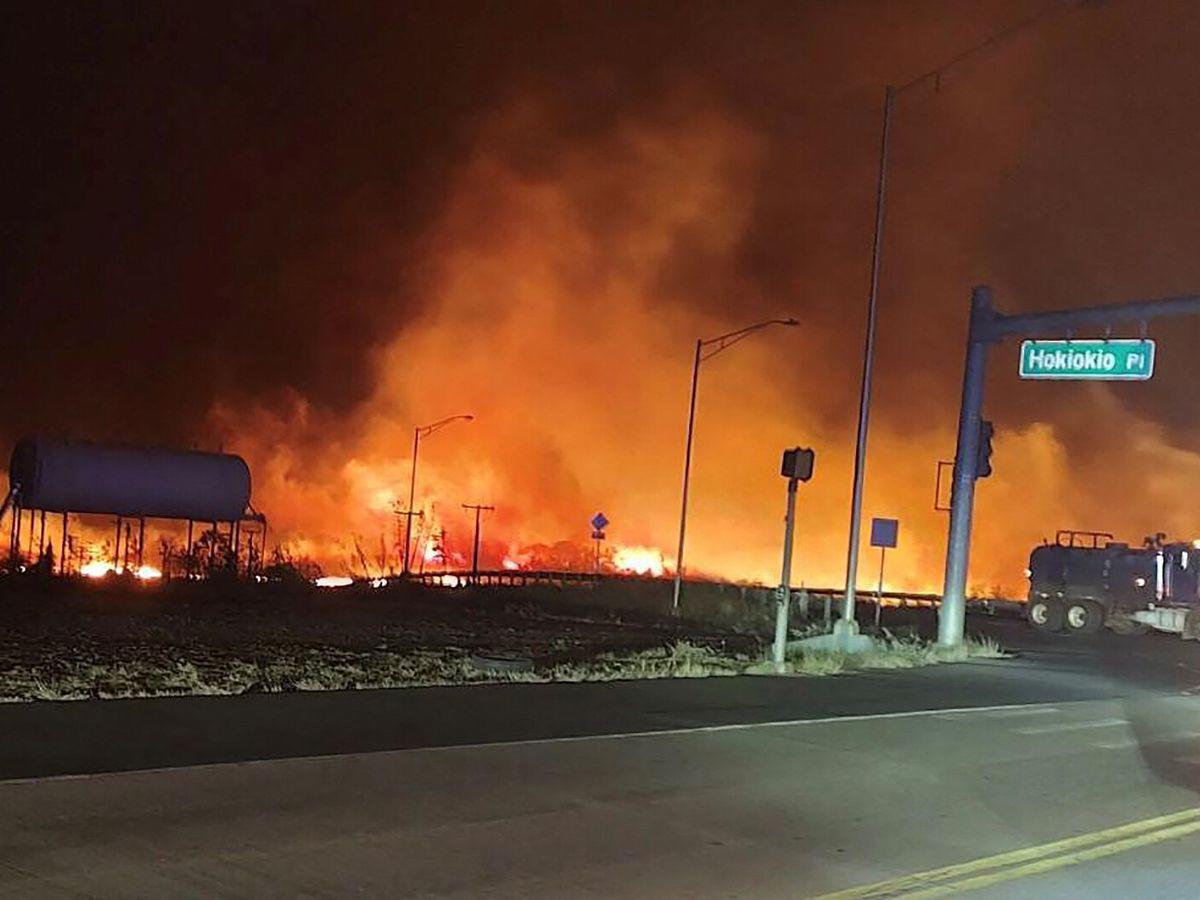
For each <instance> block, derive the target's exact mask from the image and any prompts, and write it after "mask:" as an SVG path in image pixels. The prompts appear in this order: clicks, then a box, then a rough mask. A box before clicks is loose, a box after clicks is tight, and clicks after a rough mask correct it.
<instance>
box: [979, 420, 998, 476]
mask: <svg viewBox="0 0 1200 900" xmlns="http://www.w3.org/2000/svg"><path fill="white" fill-rule="evenodd" d="M995 433H996V428H995V426H994V425H992V423H991V422H989V421H988V420H987V419H980V420H979V446H978V448H977V450H976V455H975V477H976V478H987V477H988V476H989V475H991V474H992V435H994V434H995Z"/></svg>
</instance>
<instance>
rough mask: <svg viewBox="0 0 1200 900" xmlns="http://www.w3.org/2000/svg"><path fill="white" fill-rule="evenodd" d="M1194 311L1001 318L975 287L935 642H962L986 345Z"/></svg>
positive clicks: (1166, 302)
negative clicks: (943, 581) (1015, 338)
mask: <svg viewBox="0 0 1200 900" xmlns="http://www.w3.org/2000/svg"><path fill="white" fill-rule="evenodd" d="M1197 313H1200V295H1194V296H1186V297H1168V298H1165V299H1162V300H1141V301H1134V302H1132V303H1118V304H1114V305H1111V306H1090V307H1084V308H1082V309H1066V310H1055V311H1053V312H1041V313H1028V314H1024V315H1003V314H1002V313H998V312H996V310H995V309H994V308H993V307H992V292H991V289H990V288H988V287H986V286H979V287H976V288H975V289H974V290H973V291H972V292H971V320H970V324H969V326H968V330H967V353H966V361H965V363H964V366H963V387H962V401H961V404H960V406H959V413H958V445H957V448H956V450H955V454H954V480H953V493H952V495H951V498H950V529H949V534H948V535H947V538H946V580H945V584H944V587H943V591H942V605H941V609H940V610H939V612H938V643H940V644H944V645H946V646H954V645H957V644H961V643H962V640H963V626H964V624H965V621H966V589H967V564H968V562H969V557H970V550H971V519H972V509H973V506H974V503H975V480H976V478H977V477H978V472H977V466H978V463H979V435H980V429H979V421H980V418H981V417H982V411H983V383H984V375H985V374H986V371H987V358H988V351H989V349H990V348H991V345H992V344H996V343H999V342H1000V341H1002V340H1004V338H1006V337H1016V336H1023V337H1031V336H1035V335H1039V334H1047V333H1053V332H1068V333H1073V332H1074V331H1075V330H1076V329H1078V328H1080V327H1086V326H1089V325H1090V326H1095V327H1098V328H1104V329H1110V328H1111V327H1112V326H1113V325H1118V324H1121V323H1123V322H1138V323H1141V325H1142V326H1143V331H1144V327H1145V323H1146V322H1148V321H1149V320H1150V319H1156V318H1162V317H1164V316H1179V315H1192V314H1197Z"/></svg>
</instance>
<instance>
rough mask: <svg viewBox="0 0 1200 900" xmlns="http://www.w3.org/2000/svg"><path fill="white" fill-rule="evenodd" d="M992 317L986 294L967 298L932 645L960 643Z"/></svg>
mask: <svg viewBox="0 0 1200 900" xmlns="http://www.w3.org/2000/svg"><path fill="white" fill-rule="evenodd" d="M991 312H992V292H991V290H990V289H989V288H987V287H983V286H980V287H977V288H975V290H973V291H972V292H971V323H970V326H969V330H968V333H967V361H966V365H965V366H964V368H963V387H962V403H961V404H960V405H959V409H958V448H957V449H956V450H955V452H954V478H953V481H952V484H953V487H952V488H951V494H950V536H949V538H948V539H947V546H946V582H945V590H944V591H943V593H942V606H941V609H940V611H939V612H938V643H939V644H947V645H950V646H953V645H955V644H959V643H961V642H962V636H963V626H964V624H965V622H966V612H967V598H966V590H967V560H968V557H969V556H970V552H971V510H972V507H973V506H974V503H975V467H976V465H977V463H978V460H979V419H980V416H981V415H982V411H983V378H984V375H986V374H987V357H988V346H989V343H990V341H989V339H988V337H987V336H986V326H987V321H988V319H989V318H990V314H991Z"/></svg>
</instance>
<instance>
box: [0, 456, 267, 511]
mask: <svg viewBox="0 0 1200 900" xmlns="http://www.w3.org/2000/svg"><path fill="white" fill-rule="evenodd" d="M8 478H9V484H10V485H16V486H19V488H20V492H19V500H20V503H21V506H23V507H24V508H25V509H44V510H47V511H49V512H74V513H100V514H104V515H115V516H127V517H130V518H138V517H141V516H146V517H147V518H155V519H196V520H197V521H202V522H232V521H234V520H236V519H240V518H241V517H242V515H243V514H244V513H245V511H246V506H247V504H248V503H249V502H250V467H249V466H247V465H246V462H245V460H243V459H242V458H241V457H240V456H232V455H229V454H225V453H200V452H198V451H192V450H163V449H156V448H138V447H114V446H105V445H103V444H92V443H87V442H83V441H59V440H49V439H46V438H24V439H23V440H21V441H19V442H18V443H17V446H16V447H15V448H14V449H13V454H12V460H11V462H10V463H9V468H8Z"/></svg>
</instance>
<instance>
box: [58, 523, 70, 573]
mask: <svg viewBox="0 0 1200 900" xmlns="http://www.w3.org/2000/svg"><path fill="white" fill-rule="evenodd" d="M68 515H69V513H67V511H66V510H65V509H64V510H63V514H62V520H63V530H62V543H60V544H59V545H58V574H59V575H66V574H67V516H68Z"/></svg>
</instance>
